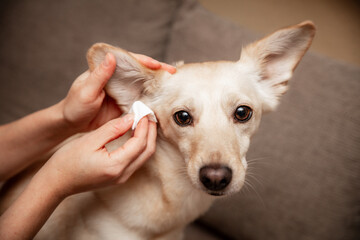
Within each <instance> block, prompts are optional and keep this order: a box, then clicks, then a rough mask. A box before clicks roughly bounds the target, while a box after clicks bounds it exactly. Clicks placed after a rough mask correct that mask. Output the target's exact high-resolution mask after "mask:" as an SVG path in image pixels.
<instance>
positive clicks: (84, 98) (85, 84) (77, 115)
mask: <svg viewBox="0 0 360 240" xmlns="http://www.w3.org/2000/svg"><path fill="white" fill-rule="evenodd" d="M131 55H132V56H134V57H135V58H136V59H137V60H139V61H140V62H141V63H142V64H143V65H144V66H146V67H148V68H150V69H153V70H159V69H163V70H165V71H168V72H169V73H171V74H173V73H175V72H176V68H174V67H173V66H170V65H168V64H165V63H160V62H158V61H157V60H155V59H152V58H150V57H148V56H145V55H142V54H136V53H131ZM115 68H116V60H115V57H114V55H112V54H110V53H108V54H107V55H106V57H105V60H104V62H102V63H101V64H100V65H99V66H98V67H96V68H95V70H94V71H92V72H89V71H86V72H85V73H83V74H81V75H80V76H79V77H78V78H77V79H76V80H75V81H74V83H73V84H72V86H71V88H70V90H69V92H68V95H67V96H66V98H65V99H64V100H63V101H62V102H61V103H60V104H61V106H62V107H61V108H62V112H63V116H64V119H65V120H66V122H67V123H69V126H70V127H71V128H74V129H75V130H76V131H89V130H93V129H96V128H98V127H99V126H101V125H103V124H104V123H106V122H108V121H109V120H111V119H114V118H116V117H119V116H120V115H121V111H120V109H119V108H118V106H117V104H116V102H115V101H114V100H113V99H112V98H110V97H109V96H107V95H106V94H105V91H104V89H103V88H104V86H105V85H106V83H107V82H108V80H109V79H110V78H111V76H112V74H113V73H114V71H115Z"/></svg>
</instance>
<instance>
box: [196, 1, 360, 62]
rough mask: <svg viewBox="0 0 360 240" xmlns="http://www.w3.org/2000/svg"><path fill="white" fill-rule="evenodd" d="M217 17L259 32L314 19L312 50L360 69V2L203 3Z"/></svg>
mask: <svg viewBox="0 0 360 240" xmlns="http://www.w3.org/2000/svg"><path fill="white" fill-rule="evenodd" d="M200 2H201V3H202V4H203V6H204V7H205V8H206V9H208V10H209V11H211V12H214V13H216V14H217V15H220V16H223V17H225V18H227V19H229V20H231V21H233V22H235V23H236V24H239V25H242V26H245V27H247V28H249V29H251V30H254V31H256V32H259V33H262V34H267V33H270V32H272V31H273V30H275V29H277V28H280V27H283V26H287V25H291V24H296V23H298V22H301V21H303V20H312V21H313V22H314V23H315V25H316V26H317V35H316V38H315V40H314V42H313V45H312V48H311V50H312V51H315V52H319V53H322V54H324V55H327V56H329V57H332V58H336V59H339V60H343V61H346V62H348V63H353V64H356V65H358V66H360V1H359V0H200Z"/></svg>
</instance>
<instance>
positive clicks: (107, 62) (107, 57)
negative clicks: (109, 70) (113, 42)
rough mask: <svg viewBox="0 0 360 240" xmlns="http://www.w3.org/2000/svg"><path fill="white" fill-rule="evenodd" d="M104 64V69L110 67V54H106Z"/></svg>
mask: <svg viewBox="0 0 360 240" xmlns="http://www.w3.org/2000/svg"><path fill="white" fill-rule="evenodd" d="M103 64H104V67H108V66H109V65H110V53H107V54H106V56H105V60H104V62H103Z"/></svg>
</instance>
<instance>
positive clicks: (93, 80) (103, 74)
mask: <svg viewBox="0 0 360 240" xmlns="http://www.w3.org/2000/svg"><path fill="white" fill-rule="evenodd" d="M115 68H116V59H115V57H114V55H112V54H111V53H107V54H106V56H105V59H104V61H103V62H102V63H101V64H100V65H99V66H97V67H96V68H95V70H94V71H92V72H91V73H90V75H89V77H88V79H87V81H86V85H85V86H84V88H85V90H86V91H87V94H89V95H90V96H93V97H94V98H95V97H97V96H98V95H99V94H100V93H101V91H102V90H103V88H104V87H105V85H106V83H107V82H108V80H109V79H110V78H111V76H112V75H113V73H114V71H115Z"/></svg>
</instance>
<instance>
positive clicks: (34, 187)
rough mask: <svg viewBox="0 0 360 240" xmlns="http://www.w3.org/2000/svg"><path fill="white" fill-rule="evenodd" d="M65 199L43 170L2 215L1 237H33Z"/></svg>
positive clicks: (10, 238) (13, 239)
mask: <svg viewBox="0 0 360 240" xmlns="http://www.w3.org/2000/svg"><path fill="white" fill-rule="evenodd" d="M63 199H64V197H63V196H61V194H58V192H57V189H56V188H54V187H53V184H51V179H47V178H46V177H45V176H44V175H43V174H42V173H41V170H40V172H39V173H38V174H36V175H35V176H34V178H33V179H32V180H31V182H30V184H29V185H28V186H27V188H26V189H25V190H24V192H23V193H22V194H21V195H20V196H19V198H18V199H17V200H16V201H15V202H14V203H13V204H12V205H11V206H10V208H8V209H7V210H6V212H5V213H4V214H3V215H2V216H1V217H0V239H8V240H15V239H19V240H20V239H32V238H34V236H35V235H36V234H37V232H38V231H39V230H40V229H41V227H42V226H43V225H44V224H45V222H46V220H47V219H48V218H49V217H50V215H51V214H52V212H53V211H54V210H55V209H56V207H57V206H58V205H59V204H60V202H61V201H62V200H63Z"/></svg>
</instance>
